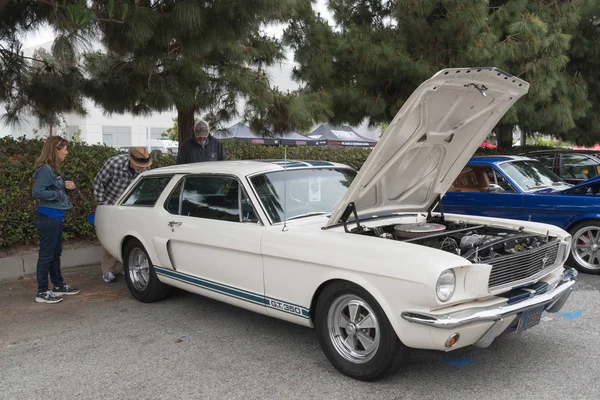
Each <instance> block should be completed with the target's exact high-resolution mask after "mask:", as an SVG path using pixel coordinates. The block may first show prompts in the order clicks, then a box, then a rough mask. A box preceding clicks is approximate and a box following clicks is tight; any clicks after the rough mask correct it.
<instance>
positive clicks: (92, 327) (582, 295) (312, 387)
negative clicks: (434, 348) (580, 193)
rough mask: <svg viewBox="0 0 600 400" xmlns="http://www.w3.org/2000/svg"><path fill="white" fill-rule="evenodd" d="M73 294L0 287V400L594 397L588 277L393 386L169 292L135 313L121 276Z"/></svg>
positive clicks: (289, 329) (598, 381)
mask: <svg viewBox="0 0 600 400" xmlns="http://www.w3.org/2000/svg"><path fill="white" fill-rule="evenodd" d="M64 275H65V277H66V281H67V282H68V283H70V284H71V285H73V286H76V287H78V288H80V289H81V293H80V294H78V295H75V296H71V297H66V298H65V300H64V301H63V302H62V303H60V304H53V305H50V304H38V303H35V302H34V297H35V292H36V282H35V279H27V278H26V279H22V280H17V281H5V282H2V283H0V399H55V398H62V399H64V398H73V399H86V400H88V399H343V400H349V399H361V400H365V399H377V400H387V399H436V400H439V399H461V400H470V399H473V400H475V399H476V400H481V399H486V400H491V399H536V400H538V399H599V398H600V344H599V343H600V329H598V328H599V326H600V307H599V305H600V276H591V275H579V282H578V283H577V285H576V289H575V292H574V293H573V294H572V296H571V298H570V299H569V301H568V302H567V304H566V305H565V308H564V309H563V310H562V312H561V313H560V314H547V313H545V314H544V316H543V319H542V322H541V323H540V325H539V326H536V327H534V328H532V329H530V330H528V331H525V332H522V333H519V334H508V335H504V336H501V337H500V338H498V339H497V340H496V341H495V342H494V343H493V344H492V346H491V347H490V348H488V349H478V348H475V347H471V348H467V349H462V350H458V351H456V352H452V353H439V352H430V351H413V353H412V354H411V356H410V358H409V360H408V363H407V364H406V365H405V366H404V367H403V368H402V369H401V370H400V371H399V372H398V373H397V374H395V375H393V376H389V377H387V378H385V379H383V380H381V381H378V382H374V383H366V382H360V381H356V380H353V379H350V378H347V377H345V376H343V375H341V374H340V373H338V372H337V371H336V370H335V369H334V368H333V367H332V366H331V365H330V363H329V362H328V361H327V359H326V358H325V356H324V354H323V353H322V351H321V349H320V347H319V345H318V343H317V340H316V337H315V336H314V334H313V331H312V330H310V329H308V328H304V327H300V326H296V325H293V324H290V323H286V322H282V321H278V320H275V319H272V318H269V317H266V316H262V315H258V314H255V313H252V312H249V311H245V310H242V309H239V308H236V307H232V306H229V305H226V304H222V303H218V302H216V301H213V300H210V299H207V298H204V297H201V296H197V295H192V294H189V293H185V292H183V291H176V292H175V293H174V294H173V295H172V296H171V297H170V298H169V299H167V300H165V301H162V302H159V303H154V304H143V303H140V302H138V301H136V300H134V299H133V298H132V297H131V296H130V295H129V293H128V292H127V289H126V285H125V282H124V279H123V277H119V278H120V279H119V281H118V282H116V283H114V284H105V283H103V282H102V280H101V279H100V268H99V267H98V266H94V267H82V268H73V269H69V270H66V271H65V273H64Z"/></svg>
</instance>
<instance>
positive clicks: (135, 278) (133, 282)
mask: <svg viewBox="0 0 600 400" xmlns="http://www.w3.org/2000/svg"><path fill="white" fill-rule="evenodd" d="M123 256H124V257H123V270H124V272H125V280H126V281H127V288H128V289H129V292H130V293H131V295H132V296H133V297H135V298H136V299H137V300H139V301H141V302H143V303H153V302H155V301H159V300H162V299H164V298H166V297H167V296H168V295H169V293H170V289H171V287H170V286H168V285H165V284H164V283H162V282H161V281H160V280H159V279H158V277H157V276H156V272H155V271H154V265H153V264H152V261H151V260H150V257H149V256H148V252H146V249H145V248H144V246H143V245H142V244H141V243H140V242H139V241H138V240H137V239H132V240H130V241H129V242H128V243H127V246H126V247H125V252H124V253H123Z"/></svg>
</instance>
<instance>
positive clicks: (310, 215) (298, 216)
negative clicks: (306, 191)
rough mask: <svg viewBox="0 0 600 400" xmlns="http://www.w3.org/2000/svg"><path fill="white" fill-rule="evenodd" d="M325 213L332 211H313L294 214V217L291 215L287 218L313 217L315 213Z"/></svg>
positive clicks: (289, 219)
mask: <svg viewBox="0 0 600 400" xmlns="http://www.w3.org/2000/svg"><path fill="white" fill-rule="evenodd" d="M323 214H331V213H330V212H326V211H313V212H309V213H306V214H300V215H294V216H293V217H289V218H288V219H287V220H288V221H291V220H293V219H298V218H304V217H312V216H313V215H323Z"/></svg>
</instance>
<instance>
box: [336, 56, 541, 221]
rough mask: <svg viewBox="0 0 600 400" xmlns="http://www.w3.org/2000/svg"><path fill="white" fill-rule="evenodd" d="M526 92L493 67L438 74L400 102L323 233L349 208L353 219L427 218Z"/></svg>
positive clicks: (515, 80)
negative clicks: (412, 215)
mask: <svg viewBox="0 0 600 400" xmlns="http://www.w3.org/2000/svg"><path fill="white" fill-rule="evenodd" d="M528 90H529V84H528V83H527V82H525V81H523V80H521V79H519V78H516V77H513V76H512V75H510V74H508V73H506V72H503V71H500V70H498V69H496V68H454V69H444V70H441V71H439V72H438V73H437V74H435V75H434V76H433V77H432V78H430V79H428V80H427V81H425V82H423V83H422V84H421V85H420V86H419V87H418V88H417V90H416V91H415V92H414V93H413V94H412V95H411V97H410V98H409V99H408V100H407V101H406V103H404V105H403V106H402V108H401V109H400V111H399V112H398V114H396V116H395V117H394V120H393V121H392V122H391V123H390V125H389V127H388V128H387V130H386V131H385V133H384V134H383V136H382V137H381V139H380V140H379V142H378V143H377V146H375V148H374V149H373V151H372V153H371V154H370V155H369V158H368V159H367V160H366V161H365V163H364V165H363V166H362V168H361V170H360V172H359V173H358V175H357V176H356V178H355V179H354V181H353V182H352V184H351V185H350V188H349V189H348V191H347V192H346V194H345V195H344V198H343V199H342V201H341V202H340V204H339V205H338V207H337V208H336V210H335V211H334V213H333V214H332V216H331V218H330V219H329V221H328V223H327V224H326V226H331V225H336V224H339V223H342V222H343V218H342V215H343V214H344V212H345V211H346V210H347V209H348V207H349V205H350V204H351V203H353V204H354V208H355V209H356V212H357V214H358V216H359V217H369V216H375V215H382V214H387V213H393V212H405V211H414V212H424V211H426V210H427V209H428V208H429V206H430V205H431V204H432V203H433V202H434V201H435V199H436V198H437V197H438V196H440V195H443V194H444V193H445V192H446V190H448V188H449V187H450V185H451V184H452V182H453V181H454V179H456V176H457V175H458V174H459V173H460V171H461V170H462V168H463V167H464V166H465V165H466V164H467V162H468V161H469V159H470V158H471V156H472V155H473V154H474V153H475V151H476V150H477V148H478V147H479V145H480V144H481V142H482V141H483V140H484V139H485V137H486V136H487V135H488V134H489V133H490V132H491V130H492V129H493V128H494V126H496V124H497V123H498V121H499V120H500V118H502V116H504V114H505V113H506V112H507V111H508V109H509V108H510V107H511V106H512V105H513V104H514V103H515V102H516V101H517V100H518V99H519V98H520V97H521V96H523V95H524V94H526V93H527V91H528Z"/></svg>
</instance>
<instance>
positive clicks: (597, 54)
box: [560, 1, 600, 145]
mask: <svg viewBox="0 0 600 400" xmlns="http://www.w3.org/2000/svg"><path fill="white" fill-rule="evenodd" d="M570 56H571V62H570V63H569V65H568V69H569V71H570V72H571V74H573V75H578V76H580V77H581V78H582V79H583V80H584V81H585V82H586V83H587V86H588V94H589V97H588V101H589V102H590V103H591V105H592V106H591V108H589V109H588V110H587V112H586V113H585V117H584V118H581V119H579V120H577V123H576V127H575V128H574V129H571V130H569V131H567V132H565V133H563V134H561V135H560V137H561V138H562V139H565V140H570V141H573V142H575V143H577V144H582V145H593V144H595V143H599V142H600V73H599V72H598V66H599V65H600V3H599V2H597V1H590V2H588V3H587V4H586V7H585V8H584V9H583V12H582V18H581V20H580V23H579V27H578V29H577V32H576V34H575V36H574V37H573V40H572V45H571V49H570ZM582 111H583V110H582Z"/></svg>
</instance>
